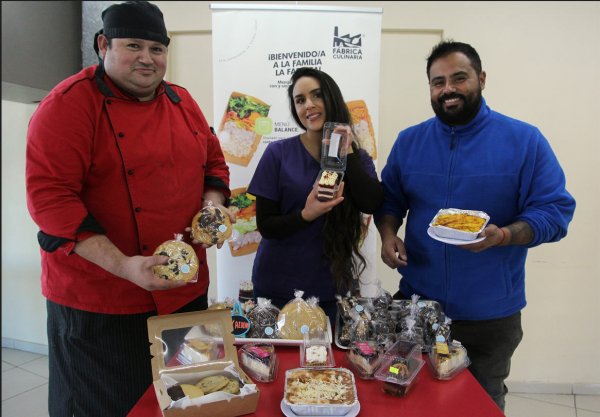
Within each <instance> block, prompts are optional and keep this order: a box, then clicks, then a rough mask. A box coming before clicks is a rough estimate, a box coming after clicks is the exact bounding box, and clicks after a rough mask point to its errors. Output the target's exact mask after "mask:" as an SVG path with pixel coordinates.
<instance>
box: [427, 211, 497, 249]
mask: <svg viewBox="0 0 600 417" xmlns="http://www.w3.org/2000/svg"><path fill="white" fill-rule="evenodd" d="M489 221H490V216H489V215H488V214H487V213H486V212H484V211H478V210H461V209H456V208H448V209H441V210H439V211H438V212H437V213H436V215H435V216H434V217H433V219H432V220H431V222H430V223H429V227H431V228H432V229H433V233H435V234H436V236H439V237H441V238H446V239H455V240H466V241H468V240H475V239H476V238H477V237H478V236H479V234H480V233H481V232H482V231H483V229H484V228H485V226H487V224H488V222H489Z"/></svg>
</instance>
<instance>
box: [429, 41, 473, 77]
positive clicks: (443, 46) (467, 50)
mask: <svg viewBox="0 0 600 417" xmlns="http://www.w3.org/2000/svg"><path fill="white" fill-rule="evenodd" d="M455 52H460V53H462V54H464V55H465V56H466V57H467V58H469V61H471V65H472V66H473V69H474V70H475V72H476V73H477V75H479V74H481V59H480V58H479V54H478V53H477V51H476V50H475V48H473V47H472V46H471V45H469V44H468V43H462V42H455V41H453V40H452V39H448V40H443V41H441V42H440V43H438V44H437V45H435V46H434V47H433V49H432V50H431V54H430V55H429V57H428V58H427V79H429V70H430V69H431V65H432V64H433V62H434V61H436V60H438V59H440V58H444V57H445V56H448V55H450V54H452V53H455Z"/></svg>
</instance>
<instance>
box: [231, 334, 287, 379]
mask: <svg viewBox="0 0 600 417" xmlns="http://www.w3.org/2000/svg"><path fill="white" fill-rule="evenodd" d="M238 359H239V363H240V366H241V367H242V369H243V370H244V371H245V372H246V373H247V374H248V375H249V376H250V378H252V379H253V380H254V381H260V382H272V381H275V378H276V377H277V367H278V365H279V359H278V358H277V354H276V353H275V346H273V344H271V343H247V344H245V345H242V346H241V347H240V348H239V349H238Z"/></svg>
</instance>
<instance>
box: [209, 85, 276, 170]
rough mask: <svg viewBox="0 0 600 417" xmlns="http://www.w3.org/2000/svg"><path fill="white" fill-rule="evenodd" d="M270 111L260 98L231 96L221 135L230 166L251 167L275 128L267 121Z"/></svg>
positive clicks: (223, 148)
mask: <svg viewBox="0 0 600 417" xmlns="http://www.w3.org/2000/svg"><path fill="white" fill-rule="evenodd" d="M270 108H271V106H270V105H269V104H267V103H265V102H264V101H262V100H259V99H258V98H256V97H252V96H249V95H247V94H243V93H238V92H236V91H234V92H232V93H231V96H229V100H228V101H227V108H226V109H225V114H224V115H223V119H222V120H221V124H220V126H219V132H218V134H217V136H218V137H219V141H220V142H221V149H222V150H223V154H224V155H225V160H226V161H227V162H231V163H234V164H237V165H242V166H248V164H249V163H250V160H251V159H252V156H253V155H254V152H256V148H257V147H258V144H259V143H260V139H261V138H262V135H263V133H268V132H270V128H271V124H270V123H268V120H265V119H264V118H266V117H267V116H268V115H269V110H270Z"/></svg>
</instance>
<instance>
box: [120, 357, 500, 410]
mask: <svg viewBox="0 0 600 417" xmlns="http://www.w3.org/2000/svg"><path fill="white" fill-rule="evenodd" d="M333 352H334V357H335V362H336V367H344V368H349V369H351V368H350V365H349V364H348V362H347V360H346V355H345V351H343V350H341V349H338V348H336V347H334V349H333ZM277 356H278V357H279V369H278V371H277V379H276V380H275V381H274V382H270V383H257V386H258V389H259V390H260V398H259V400H258V408H257V409H256V412H254V413H252V414H246V416H247V417H275V416H283V412H282V411H281V400H282V399H283V387H284V384H285V371H286V370H287V369H293V368H298V367H299V366H300V353H299V348H298V347H287V346H286V347H283V346H278V347H277ZM355 375H356V374H355ZM355 379H356V388H357V392H358V400H359V402H360V413H359V414H358V416H359V417H502V416H504V414H503V413H502V411H501V410H500V408H498V406H497V405H496V403H494V402H493V401H492V399H491V398H490V397H489V396H488V395H487V393H486V392H485V391H484V390H483V388H482V387H481V385H479V383H478V382H477V381H476V380H475V378H474V377H473V375H471V373H470V372H469V371H463V372H461V373H460V374H459V375H457V376H456V377H455V378H454V379H452V380H450V381H439V380H437V379H435V378H433V376H432V375H431V371H430V369H429V368H428V365H427V364H425V366H423V368H422V369H421V371H420V372H419V375H417V379H416V381H415V382H414V383H413V384H414V385H412V386H411V388H410V390H409V392H408V394H407V395H406V396H405V397H394V396H391V395H388V394H385V393H384V392H383V390H382V386H383V382H381V381H378V380H362V379H360V378H358V377H355ZM127 417H162V413H161V412H160V409H159V407H158V402H157V400H156V394H155V393H154V387H153V386H150V387H149V388H148V390H147V391H146V393H145V394H144V395H143V396H142V398H140V400H139V401H138V403H137V404H136V406H135V407H134V408H133V409H132V410H131V411H130V412H129V414H128V415H127Z"/></svg>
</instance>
